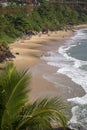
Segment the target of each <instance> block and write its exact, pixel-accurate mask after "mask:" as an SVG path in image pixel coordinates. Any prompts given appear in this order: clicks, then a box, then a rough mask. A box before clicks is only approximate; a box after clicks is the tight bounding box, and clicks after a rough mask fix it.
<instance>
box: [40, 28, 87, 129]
mask: <svg viewBox="0 0 87 130" xmlns="http://www.w3.org/2000/svg"><path fill="white" fill-rule="evenodd" d="M42 58H43V59H44V60H46V61H47V63H48V64H49V65H51V66H56V67H58V71H57V73H61V74H64V75H67V76H68V77H69V78H71V80H72V81H73V82H75V83H76V84H79V85H80V86H81V87H82V88H83V89H84V90H85V93H86V94H85V95H84V96H83V97H73V98H71V99H67V100H68V101H69V102H71V104H73V107H72V118H71V119H70V121H69V124H70V127H71V128H75V129H76V130H80V129H81V130H82V129H84V130H87V29H81V30H77V31H76V32H75V35H74V36H73V37H71V38H69V39H68V40H67V41H66V44H64V45H63V46H62V47H60V48H59V50H58V51H56V52H52V51H51V52H49V56H43V57H42Z"/></svg>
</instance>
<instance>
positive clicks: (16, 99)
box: [0, 64, 30, 128]
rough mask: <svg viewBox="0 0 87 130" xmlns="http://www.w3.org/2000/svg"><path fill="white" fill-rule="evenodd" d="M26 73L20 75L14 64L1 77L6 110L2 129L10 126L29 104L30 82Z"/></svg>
mask: <svg viewBox="0 0 87 130" xmlns="http://www.w3.org/2000/svg"><path fill="white" fill-rule="evenodd" d="M29 79H30V77H28V76H27V75H26V71H24V72H22V73H19V72H18V71H17V70H16V68H15V67H14V66H13V64H8V65H7V66H6V68H5V69H4V71H3V73H2V74H1V76H0V86H3V91H4V95H5V96H4V97H5V109H4V111H3V116H2V119H1V128H3V127H5V126H6V125H7V126H10V125H11V124H12V122H13V121H14V119H15V118H16V116H17V114H18V112H19V111H20V110H21V108H22V107H23V106H24V105H25V103H27V101H28V96H27V91H28V90H27V89H26V86H27V84H28V80H29Z"/></svg>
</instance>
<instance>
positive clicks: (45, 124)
mask: <svg viewBox="0 0 87 130" xmlns="http://www.w3.org/2000/svg"><path fill="white" fill-rule="evenodd" d="M26 73H27V71H23V72H18V71H17V70H16V68H15V67H14V65H13V64H8V65H7V66H6V67H5V69H4V70H3V71H2V73H1V75H0V130H25V129H28V130H49V129H50V128H52V126H51V121H56V122H57V123H60V124H61V125H62V126H63V127H64V128H66V123H67V121H66V117H65V114H64V113H63V110H64V109H65V107H64V105H63V104H62V102H61V100H60V99H59V98H57V97H54V98H50V99H48V98H44V99H42V100H36V101H35V102H34V103H31V104H30V103H29V99H28V96H27V93H28V92H29V90H28V87H27V85H28V83H29V82H30V78H31V76H30V74H29V75H27V74H26Z"/></svg>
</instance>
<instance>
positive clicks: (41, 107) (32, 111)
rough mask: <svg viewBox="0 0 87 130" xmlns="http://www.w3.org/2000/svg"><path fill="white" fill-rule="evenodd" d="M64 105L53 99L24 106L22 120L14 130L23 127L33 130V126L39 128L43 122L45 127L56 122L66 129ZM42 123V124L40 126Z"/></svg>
mask: <svg viewBox="0 0 87 130" xmlns="http://www.w3.org/2000/svg"><path fill="white" fill-rule="evenodd" d="M64 108H65V107H64V104H63V103H62V101H61V100H60V99H59V98H57V97H55V98H50V99H47V98H44V99H43V100H41V101H40V100H37V101H35V102H34V103H33V104H31V105H29V106H26V109H25V112H24V116H23V118H22V120H21V121H20V123H19V125H18V127H17V128H16V130H19V129H20V128H22V127H23V126H25V125H28V126H29V127H30V128H31V126H32V129H34V128H33V127H34V125H32V124H34V123H35V122H37V123H36V124H37V125H38V126H39V125H40V127H41V126H43V122H44V123H45V126H46V127H48V126H51V121H56V122H57V123H58V124H59V123H60V124H61V125H62V126H63V127H66V123H67V120H66V117H65V114H64V112H63V109H64ZM41 123H42V124H41ZM41 129H43V127H42V128H40V129H39V128H38V130H41Z"/></svg>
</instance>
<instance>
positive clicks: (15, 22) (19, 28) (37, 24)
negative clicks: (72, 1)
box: [0, 0, 87, 43]
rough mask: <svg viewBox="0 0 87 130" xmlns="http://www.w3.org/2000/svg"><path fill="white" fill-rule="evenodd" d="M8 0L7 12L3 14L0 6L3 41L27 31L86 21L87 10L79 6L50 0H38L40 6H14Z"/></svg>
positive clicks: (9, 40) (55, 28) (7, 41)
mask: <svg viewBox="0 0 87 130" xmlns="http://www.w3.org/2000/svg"><path fill="white" fill-rule="evenodd" d="M10 1H11V3H12V4H11V6H8V7H6V8H7V13H6V12H5V14H3V13H2V12H3V10H2V6H0V40H1V41H2V42H3V43H9V42H12V41H13V40H15V39H16V38H17V37H21V36H22V35H23V34H24V33H28V32H33V31H37V32H39V31H42V30H48V29H49V30H58V29H60V28H61V27H63V26H66V25H68V24H72V25H73V24H79V23H87V10H86V9H84V8H82V7H80V6H77V7H76V6H74V5H72V6H71V7H69V8H68V7H67V6H66V5H60V6H58V5H56V4H51V3H50V2H51V1H52V0H50V1H48V2H46V1H44V0H43V1H42V0H38V2H40V3H41V5H40V6H29V5H24V6H23V5H21V6H19V4H17V5H16V6H14V4H13V3H14V2H13V1H14V0H10ZM16 2H18V1H16ZM23 2H24V1H23ZM32 9H33V11H31V10H32Z"/></svg>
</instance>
